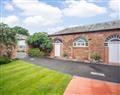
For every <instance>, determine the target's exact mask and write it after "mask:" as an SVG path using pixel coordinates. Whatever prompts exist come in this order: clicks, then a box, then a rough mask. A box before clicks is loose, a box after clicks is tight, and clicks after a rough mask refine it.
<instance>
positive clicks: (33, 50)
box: [28, 48, 47, 57]
mask: <svg viewBox="0 0 120 95" xmlns="http://www.w3.org/2000/svg"><path fill="white" fill-rule="evenodd" d="M28 55H29V56H32V57H44V56H47V54H46V53H44V52H43V51H40V50H39V49H38V48H30V49H29V50H28Z"/></svg>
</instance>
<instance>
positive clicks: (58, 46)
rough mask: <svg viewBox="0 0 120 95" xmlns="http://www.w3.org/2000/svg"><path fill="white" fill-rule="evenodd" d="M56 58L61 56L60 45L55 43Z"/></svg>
mask: <svg viewBox="0 0 120 95" xmlns="http://www.w3.org/2000/svg"><path fill="white" fill-rule="evenodd" d="M55 56H57V57H59V56H60V43H55Z"/></svg>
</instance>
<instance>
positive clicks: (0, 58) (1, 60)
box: [0, 56, 11, 65]
mask: <svg viewBox="0 0 120 95" xmlns="http://www.w3.org/2000/svg"><path fill="white" fill-rule="evenodd" d="M9 62H11V59H10V58H8V57H5V56H0V65H1V64H6V63H9Z"/></svg>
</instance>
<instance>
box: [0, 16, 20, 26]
mask: <svg viewBox="0 0 120 95" xmlns="http://www.w3.org/2000/svg"><path fill="white" fill-rule="evenodd" d="M1 22H3V23H5V24H8V25H10V26H15V25H19V24H20V20H19V18H18V17H17V16H16V15H11V16H7V17H1Z"/></svg>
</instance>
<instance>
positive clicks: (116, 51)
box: [109, 41, 120, 63]
mask: <svg viewBox="0 0 120 95" xmlns="http://www.w3.org/2000/svg"><path fill="white" fill-rule="evenodd" d="M109 62H110V63H120V42H119V41H118V42H110V43H109Z"/></svg>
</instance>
